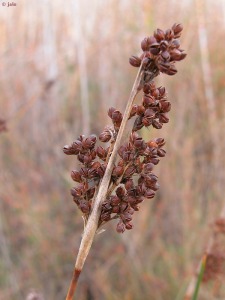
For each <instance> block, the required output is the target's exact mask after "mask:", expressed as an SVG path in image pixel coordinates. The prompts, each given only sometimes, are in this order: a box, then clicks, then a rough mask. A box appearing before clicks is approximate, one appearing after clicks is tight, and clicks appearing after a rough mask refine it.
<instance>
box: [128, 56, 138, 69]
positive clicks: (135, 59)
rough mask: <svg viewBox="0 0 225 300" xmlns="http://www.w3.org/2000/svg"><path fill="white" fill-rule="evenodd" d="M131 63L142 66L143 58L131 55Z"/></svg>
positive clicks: (134, 65)
mask: <svg viewBox="0 0 225 300" xmlns="http://www.w3.org/2000/svg"><path fill="white" fill-rule="evenodd" d="M129 63H130V64H131V66H133V67H140V65H141V59H140V58H139V57H138V56H135V55H133V56H131V57H130V58H129Z"/></svg>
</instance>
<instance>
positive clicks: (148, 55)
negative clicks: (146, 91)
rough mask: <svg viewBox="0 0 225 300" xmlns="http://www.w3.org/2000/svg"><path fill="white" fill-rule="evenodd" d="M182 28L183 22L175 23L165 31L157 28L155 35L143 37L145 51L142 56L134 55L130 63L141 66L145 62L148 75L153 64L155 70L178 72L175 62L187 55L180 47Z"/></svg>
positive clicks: (169, 72)
mask: <svg viewBox="0 0 225 300" xmlns="http://www.w3.org/2000/svg"><path fill="white" fill-rule="evenodd" d="M182 30H183V26H182V25H181V24H174V25H173V26H172V28H171V29H167V30H165V31H163V30H161V29H157V30H156V31H155V32H154V35H153V36H150V37H146V38H144V39H143V41H142V42H141V48H142V50H143V53H142V54H141V56H140V57H138V56H135V55H133V56H132V57H131V58H130V60H129V61H130V64H131V65H132V66H134V67H139V66H140V65H141V63H143V65H144V67H145V71H146V74H145V76H146V77H148V76H149V74H148V70H149V68H150V69H152V66H153V65H154V67H155V72H156V71H160V72H162V73H165V74H167V75H174V74H176V73H177V69H176V67H175V62H176V61H180V60H182V59H184V58H185V57H186V53H185V52H184V50H182V49H180V41H179V37H180V36H181V32H182ZM150 79H151V78H150ZM147 81H148V80H147Z"/></svg>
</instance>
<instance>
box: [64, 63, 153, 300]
mask: <svg viewBox="0 0 225 300" xmlns="http://www.w3.org/2000/svg"><path fill="white" fill-rule="evenodd" d="M157 75H158V73H157V72H155V71H153V73H152V77H151V80H152V79H153V78H154V77H155V76H157ZM142 85H143V65H142V64H141V66H140V68H139V70H138V73H137V76H136V79H135V81H134V84H133V87H132V90H131V93H130V97H129V100H128V103H127V106H126V109H125V112H124V116H123V120H122V123H121V126H120V129H119V132H118V135H117V138H116V141H115V144H114V147H113V151H112V154H111V156H110V158H109V161H108V164H107V168H106V170H105V174H104V176H103V179H102V181H101V184H100V187H99V191H98V194H97V196H96V198H95V201H94V206H93V209H92V212H91V215H90V216H89V219H88V222H87V225H86V227H85V230H84V233H83V237H82V240H81V244H80V248H79V251H78V255H77V259H76V263H75V269H74V275H73V278H72V281H71V284H70V287H69V291H68V294H67V297H66V300H72V299H73V296H74V293H75V290H76V284H77V281H78V278H79V276H77V274H80V273H81V271H82V269H83V265H84V263H85V260H86V258H87V256H88V253H89V251H90V248H91V245H92V242H93V240H94V236H95V233H96V230H97V229H98V223H99V217H100V214H101V206H102V203H103V202H104V200H105V198H106V195H107V192H108V187H109V183H110V180H111V174H112V170H113V167H114V164H115V161H116V156H117V153H118V150H119V147H120V145H121V142H122V139H123V137H124V134H125V127H126V124H127V121H128V119H129V117H130V111H131V108H132V105H133V102H134V99H135V97H136V95H137V94H138V92H139V91H140V90H141V87H142Z"/></svg>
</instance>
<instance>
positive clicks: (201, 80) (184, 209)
mask: <svg viewBox="0 0 225 300" xmlns="http://www.w3.org/2000/svg"><path fill="white" fill-rule="evenodd" d="M2 2H3V1H2V0H1V3H0V56H1V63H0V121H1V122H0V123H1V126H0V131H1V133H0V182H1V185H0V299H4V300H5V299H6V300H7V299H13V300H14V299H15V300H17V299H18V300H20V299H21V300H22V299H28V298H29V297H30V298H29V300H32V299H33V300H34V299H36V298H34V295H35V293H37V294H38V295H39V296H38V297H39V298H38V299H39V300H40V299H45V300H46V299H47V300H51V299H57V300H60V299H64V298H65V295H66V292H67V289H68V286H69V282H70V279H71V275H72V270H73V265H74V262H75V257H76V254H77V251H78V247H79V244H80V239H81V234H82V230H83V221H82V218H81V213H80V211H78V209H77V208H76V205H75V204H74V203H73V201H72V197H71V195H70V189H71V188H72V187H73V186H74V183H73V181H72V179H71V178H70V171H71V170H72V169H75V168H76V167H77V166H78V164H77V162H76V160H75V158H74V157H69V156H66V155H64V153H63V151H62V149H63V146H64V145H65V144H70V143H71V142H72V141H74V140H75V139H76V138H77V137H78V136H79V135H80V134H83V133H84V134H89V133H95V134H99V133H100V132H101V131H102V129H103V128H104V126H105V125H107V124H108V123H109V118H108V117H107V110H108V108H109V107H110V106H114V107H116V108H118V109H119V110H121V111H124V108H125V105H126V101H127V99H128V97H129V93H130V90H131V87H132V84H133V81H134V79H135V76H136V72H137V69H135V68H133V67H131V66H130V65H129V63H128V59H129V57H130V56H131V55H139V54H140V53H141V50H140V42H141V40H142V39H143V38H144V37H145V36H148V35H151V34H152V33H153V31H154V30H155V29H156V28H161V29H167V28H169V27H171V26H172V25H173V24H174V23H175V22H176V23H182V24H183V25H184V30H183V34H182V36H181V44H182V47H181V48H183V49H185V50H186V52H187V53H188V56H187V58H186V59H185V60H184V61H182V62H180V63H177V68H178V74H177V75H176V76H173V77H169V76H167V75H161V76H160V77H159V78H157V80H156V83H157V85H159V86H160V85H163V86H165V87H166V88H167V92H168V97H169V100H170V101H171V102H172V111H171V112H170V122H169V124H165V125H164V127H163V129H162V130H160V131H157V130H156V129H154V130H153V129H151V130H147V129H144V130H143V132H142V133H143V135H144V136H145V137H146V138H147V139H150V138H152V137H156V136H157V137H163V138H165V139H166V151H167V155H166V157H165V158H163V159H162V160H161V162H160V164H159V165H158V166H157V167H156V168H155V171H156V173H157V175H158V176H159V183H160V186H161V187H160V190H159V191H158V192H157V196H156V197H155V198H154V199H153V200H151V201H145V203H143V204H142V205H141V210H140V211H139V212H138V213H136V215H135V217H134V224H135V226H134V229H133V230H131V231H130V232H125V233H124V234H123V235H119V234H117V233H116V231H115V224H113V223H112V224H109V225H108V226H106V232H104V233H102V234H100V235H98V236H97V237H96V240H95V243H94V245H93V248H92V250H91V252H90V255H89V257H88V260H87V262H86V265H85V268H84V271H83V274H82V276H81V278H80V282H79V287H78V291H77V298H76V299H80V300H93V299H98V300H99V299H100V300H101V299H106V300H117V299H125V300H139V299H141V300H145V299H153V300H165V299H169V300H170V299H177V300H179V299H183V295H184V292H185V289H186V287H187V284H188V283H189V281H190V279H191V276H192V274H193V273H194V271H195V269H196V267H197V264H198V261H199V259H200V257H201V255H202V253H203V252H204V249H205V247H206V245H207V242H208V239H209V237H210V232H211V229H212V228H211V227H212V224H213V222H214V220H215V219H216V218H218V216H219V214H220V211H221V210H222V208H223V205H224V203H225V199H224V186H225V174H224V167H225V156H224V153H225V134H224V128H225V101H224V97H225V1H224V0H216V1H213V0H202V1H201V0H196V1H194V0H180V1H176V0H170V1H166V0H161V1H153V0H148V1H145V0H139V1H133V0H107V1H103V0H92V1H88V0H82V1H81V0H80V1H78V0H67V1H63V0H54V1H50V0H39V1H36V0H29V1H26V0H14V3H16V6H12V7H7V6H6V7H4V6H2ZM6 3H7V2H6ZM5 125H6V126H7V131H5V130H4V129H5ZM223 280H224V278H223V274H220V276H217V278H216V280H211V281H210V282H207V283H204V284H203V285H202V286H201V291H200V297H199V299H224V298H225V288H224V285H221V282H222V281H223ZM32 295H33V296H32ZM32 297H33V298H32Z"/></svg>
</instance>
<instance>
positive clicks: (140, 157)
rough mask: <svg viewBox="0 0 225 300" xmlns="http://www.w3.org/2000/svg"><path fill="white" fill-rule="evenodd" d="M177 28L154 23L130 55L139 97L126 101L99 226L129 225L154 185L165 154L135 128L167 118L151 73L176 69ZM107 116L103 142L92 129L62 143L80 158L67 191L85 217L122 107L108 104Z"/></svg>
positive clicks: (162, 97) (156, 142) (164, 97)
mask: <svg viewBox="0 0 225 300" xmlns="http://www.w3.org/2000/svg"><path fill="white" fill-rule="evenodd" d="M182 29H183V27H182V25H181V24H174V25H173V27H172V29H168V30H166V31H165V32H164V31H163V30H161V29H157V30H156V32H155V33H154V36H151V37H146V38H145V39H144V40H143V41H142V42H141V48H142V50H143V53H142V55H141V56H140V57H137V56H132V57H131V58H130V64H131V65H132V66H135V67H140V66H141V67H142V68H143V78H142V81H141V85H140V87H139V89H140V90H141V89H142V91H143V96H142V103H141V104H140V105H137V104H133V106H132V109H131V112H130V119H132V120H133V128H132V132H131V134H130V136H129V139H128V141H127V142H126V143H124V144H123V145H122V146H121V147H120V149H119V151H118V159H117V161H116V163H115V165H114V168H113V171H112V175H111V181H110V184H109V187H108V192H107V196H106V199H105V201H104V202H103V204H102V209H101V215H100V219H99V224H98V225H99V226H101V225H102V224H105V223H106V222H108V221H110V220H112V219H118V223H117V227H116V230H117V232H119V233H122V232H124V231H125V230H126V229H128V230H129V229H132V228H133V224H132V217H133V214H134V212H135V211H138V210H139V204H140V203H141V202H143V201H144V200H145V199H151V198H153V197H154V196H155V192H156V191H157V190H158V188H159V184H158V177H157V176H156V175H155V174H154V173H153V169H154V166H155V165H157V164H158V162H159V160H160V158H161V157H164V156H165V154H166V152H165V150H164V149H163V146H164V145H165V141H164V139H163V138H157V139H153V140H150V141H145V140H144V139H143V138H142V137H141V136H140V135H139V133H138V131H139V130H140V129H141V128H142V127H149V126H153V127H154V128H156V129H161V128H162V126H163V124H164V123H168V122H169V117H168V112H169V111H170V109H171V103H170V102H169V101H168V100H167V95H166V90H165V88H164V87H158V88H157V87H156V86H155V84H154V82H153V81H152V79H153V78H154V77H156V76H157V75H158V74H159V73H160V72H162V73H166V74H168V75H174V74H175V73H176V72H177V70H176V68H175V65H174V64H175V61H179V60H182V59H183V58H185V56H186V54H185V53H184V51H183V50H180V42H179V40H178V38H179V37H180V34H181V31H182ZM108 116H109V117H110V118H111V120H112V126H106V127H105V129H104V130H103V132H102V133H101V134H100V135H99V137H98V139H99V141H100V142H102V143H105V144H106V146H105V147H104V146H102V145H97V137H96V136H95V135H90V136H89V137H85V136H83V135H81V136H79V137H78V139H77V140H76V141H74V142H73V143H72V144H71V145H66V146H65V147H64V153H65V154H68V155H76V156H77V159H78V161H79V162H80V163H81V167H80V169H79V170H73V171H72V172H71V177H72V179H73V180H74V181H75V182H77V183H78V184H77V185H76V187H74V188H72V190H71V194H72V196H73V200H74V202H75V203H76V204H77V206H78V207H79V209H80V210H81V211H82V213H83V216H84V218H85V220H87V219H88V217H89V215H90V213H91V210H92V207H93V204H94V200H95V196H96V194H97V192H98V188H99V185H100V183H101V179H102V178H103V176H104V172H105V170H106V167H107V163H108V161H109V158H110V155H111V153H112V150H113V146H114V144H115V140H116V138H117V134H118V131H119V128H120V125H121V122H122V119H123V115H122V113H121V112H120V111H119V110H117V109H115V108H113V107H111V108H110V109H109V111H108Z"/></svg>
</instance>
